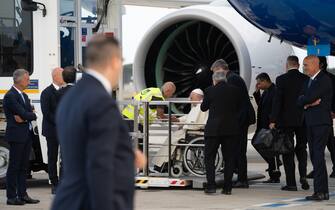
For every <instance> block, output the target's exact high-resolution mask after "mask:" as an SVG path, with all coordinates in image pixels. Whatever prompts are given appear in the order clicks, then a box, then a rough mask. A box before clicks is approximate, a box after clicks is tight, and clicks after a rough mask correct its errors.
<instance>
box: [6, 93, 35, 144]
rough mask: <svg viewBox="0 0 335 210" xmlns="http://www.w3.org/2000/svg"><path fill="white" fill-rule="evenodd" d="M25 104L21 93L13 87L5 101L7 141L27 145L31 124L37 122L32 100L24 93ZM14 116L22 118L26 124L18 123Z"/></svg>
mask: <svg viewBox="0 0 335 210" xmlns="http://www.w3.org/2000/svg"><path fill="white" fill-rule="evenodd" d="M23 96H24V99H25V102H24V101H23V99H22V97H21V95H20V94H19V92H18V91H17V90H16V89H15V88H14V87H12V88H11V89H10V90H9V91H8V92H7V93H6V95H5V97H4V99H3V109H4V111H5V115H6V120H7V127H6V134H5V139H6V140H7V141H8V142H18V143H25V142H26V141H27V140H28V139H30V138H29V136H30V135H29V132H30V130H29V123H30V122H31V121H33V120H36V114H35V113H34V112H33V110H32V107H31V104H30V100H29V98H28V96H27V94H25V93H23ZM14 115H18V116H20V117H21V118H22V119H23V120H25V122H23V123H17V122H16V121H15V118H14Z"/></svg>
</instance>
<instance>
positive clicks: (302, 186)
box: [300, 178, 309, 190]
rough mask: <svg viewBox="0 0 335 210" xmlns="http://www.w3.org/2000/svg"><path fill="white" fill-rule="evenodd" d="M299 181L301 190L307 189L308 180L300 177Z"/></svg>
mask: <svg viewBox="0 0 335 210" xmlns="http://www.w3.org/2000/svg"><path fill="white" fill-rule="evenodd" d="M300 183H301V188H302V189H303V190H309V184H308V182H307V180H306V179H305V178H304V179H301V180H300Z"/></svg>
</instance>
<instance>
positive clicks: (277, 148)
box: [271, 129, 294, 155]
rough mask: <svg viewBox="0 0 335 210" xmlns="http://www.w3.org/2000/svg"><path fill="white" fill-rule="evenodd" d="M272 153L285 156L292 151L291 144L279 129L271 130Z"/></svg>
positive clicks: (292, 146) (288, 138)
mask: <svg viewBox="0 0 335 210" xmlns="http://www.w3.org/2000/svg"><path fill="white" fill-rule="evenodd" d="M271 131H272V135H273V142H272V147H273V151H274V152H275V153H276V154H278V155H285V154H288V153H291V152H293V151H294V145H293V142H291V141H290V137H289V136H288V135H287V134H286V133H285V132H284V131H282V130H280V129H273V130H271Z"/></svg>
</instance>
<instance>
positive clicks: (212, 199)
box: [0, 151, 335, 210]
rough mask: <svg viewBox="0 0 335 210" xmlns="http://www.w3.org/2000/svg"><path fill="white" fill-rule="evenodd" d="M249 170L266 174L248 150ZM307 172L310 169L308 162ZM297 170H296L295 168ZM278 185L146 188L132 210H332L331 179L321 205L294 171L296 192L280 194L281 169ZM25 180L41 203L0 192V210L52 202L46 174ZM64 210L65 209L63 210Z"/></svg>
mask: <svg viewBox="0 0 335 210" xmlns="http://www.w3.org/2000/svg"><path fill="white" fill-rule="evenodd" d="M248 153H249V154H248V156H249V170H250V171H255V172H258V173H261V174H264V175H266V173H265V169H266V167H267V165H266V164H265V163H264V162H263V161H262V159H261V158H260V157H259V156H258V154H256V153H255V152H254V151H248ZM326 161H327V167H328V172H331V166H332V165H331V161H330V157H329V155H328V153H327V156H326ZM308 164H309V165H308V171H310V170H311V164H310V161H309V163H308ZM296 170H297V169H296ZM281 171H282V177H281V183H280V184H263V183H262V181H264V180H265V179H263V180H256V181H251V182H250V188H249V189H233V192H232V193H233V194H232V195H230V196H227V195H222V194H220V189H218V190H217V193H216V194H215V195H205V194H204V193H203V191H202V190H197V189H192V188H173V189H166V188H149V189H137V190H136V195H135V209H136V210H170V209H173V210H226V209H227V210H263V209H264V210H265V209H288V210H289V209H299V210H300V209H301V210H334V209H335V179H331V178H330V179H329V190H330V200H329V201H322V202H310V201H306V200H305V199H304V198H305V196H308V195H311V194H312V193H313V180H311V179H309V180H308V181H309V184H310V185H311V189H310V190H307V191H304V190H302V189H301V187H300V185H299V175H298V172H297V176H296V178H297V181H298V182H297V183H298V191H297V192H286V191H281V190H280V188H281V186H282V185H284V184H285V173H284V170H283V167H281ZM33 178H34V179H33V180H30V181H29V189H28V193H29V194H30V195H31V197H33V198H38V199H40V200H41V202H40V203H39V204H37V205H25V206H7V205H6V192H5V190H0V210H14V209H15V210H20V209H22V210H47V209H50V205H51V203H52V200H53V195H51V192H50V186H49V185H48V180H47V174H46V173H36V174H34V175H33ZM64 210H65V209H64Z"/></svg>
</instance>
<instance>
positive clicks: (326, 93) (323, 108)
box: [298, 71, 333, 127]
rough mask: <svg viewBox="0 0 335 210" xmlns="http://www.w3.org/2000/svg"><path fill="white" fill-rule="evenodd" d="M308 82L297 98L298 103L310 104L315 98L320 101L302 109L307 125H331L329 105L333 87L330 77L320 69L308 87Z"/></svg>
mask: <svg viewBox="0 0 335 210" xmlns="http://www.w3.org/2000/svg"><path fill="white" fill-rule="evenodd" d="M308 82H309V81H306V83H305V85H304V90H303V95H301V96H300V97H299V98H298V105H299V106H301V107H303V106H305V105H307V104H311V103H313V102H314V101H316V100H317V99H321V103H320V104H319V105H317V106H313V107H309V108H307V109H305V111H304V119H305V123H306V125H307V126H309V127H311V126H319V125H332V122H333V120H332V118H331V105H332V97H333V88H332V82H331V80H330V78H329V77H328V76H327V75H326V74H325V73H324V72H323V71H321V72H320V73H319V74H318V75H317V76H316V77H315V79H314V80H313V81H312V83H311V85H310V87H309V88H308Z"/></svg>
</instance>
